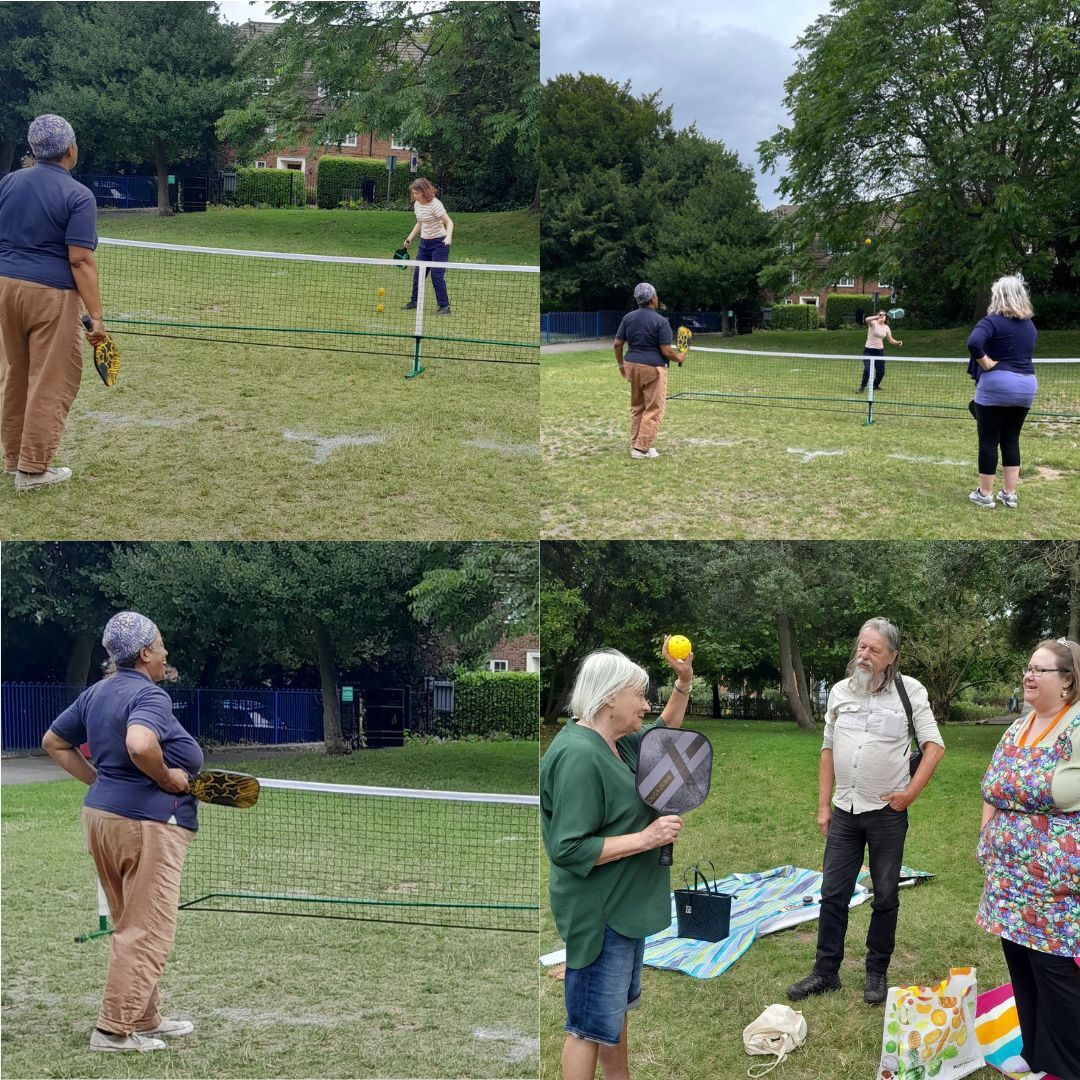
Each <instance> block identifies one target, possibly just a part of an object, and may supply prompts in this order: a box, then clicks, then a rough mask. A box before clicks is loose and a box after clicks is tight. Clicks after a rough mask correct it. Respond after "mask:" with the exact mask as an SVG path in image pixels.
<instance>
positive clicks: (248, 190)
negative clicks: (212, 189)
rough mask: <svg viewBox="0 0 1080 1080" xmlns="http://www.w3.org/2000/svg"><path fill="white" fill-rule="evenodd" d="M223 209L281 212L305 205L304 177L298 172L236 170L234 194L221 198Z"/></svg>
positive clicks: (297, 170)
mask: <svg viewBox="0 0 1080 1080" xmlns="http://www.w3.org/2000/svg"><path fill="white" fill-rule="evenodd" d="M221 201H222V203H223V204H224V205H225V206H267V207H271V208H273V209H285V208H288V207H293V206H303V205H304V204H305V203H306V202H307V188H306V185H305V179H304V173H303V172H302V171H301V170H300V169H248V168H239V169H237V170H236V191H234V192H230V193H228V194H223V195H222V197H221Z"/></svg>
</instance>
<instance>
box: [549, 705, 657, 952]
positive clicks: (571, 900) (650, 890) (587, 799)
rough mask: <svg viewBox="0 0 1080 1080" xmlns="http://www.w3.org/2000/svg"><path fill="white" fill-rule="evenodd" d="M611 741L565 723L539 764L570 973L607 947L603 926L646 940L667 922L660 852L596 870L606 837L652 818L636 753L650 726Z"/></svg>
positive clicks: (552, 889) (554, 898) (552, 893)
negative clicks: (640, 787) (638, 779)
mask: <svg viewBox="0 0 1080 1080" xmlns="http://www.w3.org/2000/svg"><path fill="white" fill-rule="evenodd" d="M657 726H659V725H658V724H649V725H647V726H646V727H644V728H642V730H641V731H637V732H634V733H633V734H631V735H625V736H623V738H621V739H619V740H618V742H616V744H615V746H616V749H617V750H618V751H619V757H618V758H616V757H615V755H614V754H613V753H612V752H611V749H610V748H609V747H608V745H607V743H606V742H605V741H604V738H603V736H602V735H600V734H599V733H598V732H596V731H593V730H592V728H588V727H582V726H581V725H579V724H577V723H574V722H573V721H570V722H568V723H567V724H566V725H565V726H564V727H563V729H562V731H560V732H559V734H558V735H556V736H555V739H554V740H553V741H552V744H551V746H550V747H549V748H548V751H547V753H546V754H545V755H544V760H543V761H542V762H541V764H540V830H541V833H542V834H543V838H544V847H545V849H546V850H547V854H548V859H549V860H550V861H551V874H550V877H549V881H548V895H549V897H550V900H551V910H552V913H553V914H554V916H555V925H556V926H557V927H558V929H559V933H560V934H561V935H562V939H563V941H565V942H566V963H567V966H568V967H572V968H583V967H588V966H589V964H591V963H592V962H593V961H594V960H595V959H596V958H597V957H598V956H599V955H600V950H601V949H602V948H603V944H604V927H605V926H610V927H611V928H612V929H613V930H615V931H617V932H618V933H620V934H622V935H623V936H624V937H629V938H643V937H647V936H648V935H649V934H655V933H656V932H657V931H660V930H663V929H664V927H666V926H667V925H668V924H669V923H670V922H671V895H670V890H671V883H670V880H669V871H668V867H666V866H661V865H660V861H659V860H660V850H659V848H655V849H653V850H652V851H643V852H641V853H640V854H638V855H628V856H627V857H626V858H625V859H615V860H614V861H612V862H608V863H604V864H603V865H602V866H597V865H596V860H597V859H599V858H600V852H601V850H602V849H603V847H604V838H605V837H607V836H622V835H624V834H625V833H636V832H641V831H642V830H643V829H645V828H647V827H648V826H649V825H650V824H651V823H652V822H653V821H655V820H656V816H657V815H656V813H655V811H653V810H651V809H650V808H649V807H647V806H646V805H645V804H644V803H643V802H642V801H641V799H640V798H639V797H638V793H637V788H636V786H635V784H634V772H635V770H636V769H637V759H638V747H639V745H640V743H641V737H642V735H644V733H645V732H646V731H647V730H649V728H650V727H657Z"/></svg>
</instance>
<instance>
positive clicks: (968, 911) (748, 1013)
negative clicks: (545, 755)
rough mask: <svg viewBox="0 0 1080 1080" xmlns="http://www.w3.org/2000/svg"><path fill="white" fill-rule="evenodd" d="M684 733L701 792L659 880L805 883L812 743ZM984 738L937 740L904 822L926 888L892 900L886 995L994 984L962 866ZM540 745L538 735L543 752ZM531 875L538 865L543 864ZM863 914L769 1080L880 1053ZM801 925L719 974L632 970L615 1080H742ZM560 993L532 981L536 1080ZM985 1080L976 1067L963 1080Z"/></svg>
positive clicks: (846, 1072)
mask: <svg viewBox="0 0 1080 1080" xmlns="http://www.w3.org/2000/svg"><path fill="white" fill-rule="evenodd" d="M693 727H694V728H696V729H698V730H701V731H703V732H705V733H706V734H707V735H708V736H709V737H710V739H711V740H712V743H713V748H714V766H713V784H712V791H711V793H710V795H709V799H708V801H707V802H706V803H705V805H704V806H702V807H700V808H699V809H697V810H695V811H693V812H692V813H690V814H688V815H687V817H686V825H685V827H684V828H683V831H682V833H681V835H680V838H679V843H678V844H677V845H676V847H675V865H674V867H673V870H674V873H673V874H672V879H673V880H676V879H678V876H679V873H680V871H681V868H682V867H684V866H690V865H692V864H693V863H694V862H696V861H697V860H699V859H702V858H709V859H712V861H713V863H714V864H715V865H716V869H717V873H718V874H721V875H724V874H729V873H733V872H749V871H754V870H765V869H768V868H769V867H772V866H779V865H784V864H788V863H792V864H794V865H797V866H803V867H809V868H811V869H820V867H821V862H822V855H823V852H824V840H823V839H822V838H821V836H820V834H819V833H818V830H817V826H816V810H817V759H818V754H819V751H820V747H821V738H820V733H818V734H802V733H800V732H799V731H798V730H797V729H795V727H794V725H793V724H778V723H769V724H767V723H749V722H741V721H703V720H698V719H697V718H695V719H694V722H693ZM1003 730H1004V729H1002V728H999V727H946V728H945V729H944V730H943V732H942V734H943V736H944V739H945V743H946V746H947V751H946V755H945V758H944V760H943V761H942V763H941V765H940V766H939V767H938V771H937V775H936V776H935V777H934V779H933V781H932V782H931V785H930V787H929V788H928V789H927V790H926V791H925V792H924V793H923V795H922V796H921V797H920V798H919V800H918V801H917V802H916V803H915V804H914V806H913V807H912V808H911V810H910V829H909V832H908V837H907V843H906V845H905V849H904V861H905V862H906V863H907V864H908V865H909V866H912V867H915V868H917V869H920V870H929V871H931V872H932V873H934V874H935V875H936V877H935V878H934V879H933V880H931V881H930V882H929V883H927V884H925V885H920V886H918V887H916V888H911V889H904V890H903V891H902V892H901V897H900V918H899V925H898V928H897V935H896V940H897V949H896V953H895V954H894V956H893V963H892V966H891V968H890V971H889V975H890V983H891V984H892V985H894V986H895V985H903V984H909V983H913V982H920V983H928V982H936V981H938V980H939V979H941V978H944V976H945V975H946V974H947V972H948V969H949V967H950V966H966V965H975V966H976V967H977V968H978V975H979V986H980V988H981V989H988V988H991V987H994V986H998V985H1000V984H1001V983H1003V982H1006V981H1007V980H1008V974H1007V970H1006V968H1005V962H1004V960H1003V958H1002V955H1001V948H1000V944H999V942H998V940H997V939H996V938H994V937H993V936H991V935H990V934H986V933H984V932H983V931H982V930H980V929H979V928H978V927H977V926H976V925H975V923H974V915H975V910H976V908H977V906H978V901H979V896H980V893H981V890H982V874H981V872H980V870H979V867H978V864H977V863H976V861H975V845H976V841H977V838H978V831H979V818H980V805H981V804H980V800H979V781H980V780H981V778H982V774H983V772H984V770H985V768H986V764H987V762H988V761H989V759H990V756H991V753H992V751H993V748H994V745H995V744H996V742H997V740H998V739H999V738H1000V736H1001V734H1002V731H1003ZM549 739H550V733H546V734H545V735H544V736H542V739H541V741H542V744H544V745H546V744H547V742H548V740H549ZM543 865H544V867H545V872H546V866H547V863H546V860H544V861H543ZM869 918H870V908H869V905H868V904H864V905H862V906H860V907H857V908H855V909H853V911H852V912H851V921H850V924H849V927H848V936H847V956H846V957H845V960H844V966H843V968H842V970H841V973H840V977H841V981H842V983H843V989H842V990H841V992H840V993H837V994H828V995H825V996H824V997H821V998H811V999H809V1000H807V1001H805V1002H803V1003H802V1004H801V1005H799V1006H797V1007H798V1008H799V1009H800V1011H802V1013H803V1015H804V1016H805V1018H806V1021H807V1028H808V1035H807V1042H806V1046H805V1047H804V1048H803V1049H801V1050H798V1051H796V1052H795V1053H794V1054H792V1055H791V1056H790V1057H789V1058H788V1059H787V1060H786V1061H785V1062H784V1063H783V1064H782V1065H780V1066H778V1067H777V1068H776V1069H775V1070H774V1072H773V1073H771V1074H770V1075H773V1076H777V1077H782V1078H783V1080H820V1078H821V1077H828V1078H829V1080H866V1078H867V1077H869V1076H873V1075H874V1069H875V1068H876V1066H877V1062H878V1055H879V1054H880V1051H881V1030H882V1011H881V1009H880V1008H878V1009H874V1008H870V1007H869V1006H867V1005H865V1004H864V1003H863V1000H862V970H863V968H862V965H863V958H864V950H863V941H864V940H865V937H866V930H867V926H868V924H869ZM816 940H817V923H816V922H811V923H807V924H804V925H803V926H800V927H795V928H793V929H790V930H783V931H779V932H777V933H774V934H768V935H766V936H765V937H763V938H761V939H760V940H759V941H756V942H755V943H754V944H753V945H752V946H751V947H750V949H749V950H748V951H747V952H746V953H745V954H744V955H743V956H742V957H740V959H739V960H737V961H736V962H735V964H734V965H733V966H732V967H731V968H729V969H728V970H727V971H726V972H725V973H724V974H723V975H720V976H719V977H718V978H715V979H707V980H698V979H692V978H689V977H688V976H686V975H682V974H680V973H678V972H671V971H660V970H654V969H651V968H645V970H644V974H643V980H642V996H641V1008H640V1009H639V1010H638V1011H637V1012H635V1013H632V1014H631V1018H630V1027H629V1033H630V1036H629V1044H630V1071H631V1074H632V1075H635V1076H648V1077H658V1076H672V1077H679V1078H680V1080H712V1078H714V1077H725V1078H726V1077H738V1076H743V1075H745V1072H746V1069H747V1067H748V1065H749V1064H751V1063H752V1062H754V1061H759V1060H764V1059H758V1058H750V1057H747V1056H746V1054H745V1053H744V1051H743V1045H742V1029H743V1028H744V1027H745V1026H746V1025H747V1024H748V1023H750V1021H751V1020H753V1019H754V1018H755V1017H756V1016H757V1015H758V1014H759V1013H760V1012H761V1011H762V1010H763V1009H765V1008H766V1007H767V1006H768V1005H770V1004H772V1003H773V1002H784V1003H786V1002H787V998H786V997H785V996H784V988H785V987H786V986H788V985H790V984H791V983H793V982H795V981H797V980H798V979H800V978H802V977H803V976H805V975H807V974H808V973H809V971H810V968H811V966H812V965H813V960H814V950H815V944H816ZM558 945H559V942H558V939H557V935H556V931H555V925H554V920H553V919H552V918H551V915H550V912H549V911H548V909H547V905H546V896H545V897H544V898H543V899H542V902H541V931H540V948H541V952H547V951H550V950H552V949H554V948H556V947H558ZM565 1019H566V1016H565V1011H564V1008H563V984H562V983H561V982H559V981H557V980H555V979H552V978H550V977H549V976H548V975H547V974H544V975H543V976H542V977H541V988H540V1030H541V1068H540V1075H541V1077H542V1078H551V1080H554V1078H555V1077H556V1076H558V1071H559V1069H558V1062H559V1053H560V1050H561V1047H562V1041H563V1024H564V1023H565ZM972 1075H973V1076H975V1077H978V1078H980V1080H990V1078H991V1077H993V1076H997V1075H998V1074H997V1073H995V1072H993V1071H992V1070H991V1069H989V1068H987V1069H983V1070H979V1071H978V1072H977V1073H974V1074H972Z"/></svg>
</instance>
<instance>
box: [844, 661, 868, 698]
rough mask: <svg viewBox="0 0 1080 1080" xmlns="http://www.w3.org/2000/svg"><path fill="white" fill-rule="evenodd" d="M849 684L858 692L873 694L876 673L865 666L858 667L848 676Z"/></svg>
mask: <svg viewBox="0 0 1080 1080" xmlns="http://www.w3.org/2000/svg"><path fill="white" fill-rule="evenodd" d="M848 685H849V686H850V687H851V689H852V690H854V691H855V693H856V694H872V693H873V692H874V673H873V672H872V671H867V670H866V669H865V668H861V667H856V668H855V670H854V671H853V672H852V673H851V675H850V676H849V677H848Z"/></svg>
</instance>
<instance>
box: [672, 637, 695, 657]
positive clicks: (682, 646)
mask: <svg viewBox="0 0 1080 1080" xmlns="http://www.w3.org/2000/svg"><path fill="white" fill-rule="evenodd" d="M690 649H691V646H690V639H689V638H688V637H684V636H683V635H682V634H672V635H671V637H669V638H668V643H667V651H668V652H669V653H671V655H672V656H674V657H675V659H676V660H685V659H686V658H687V657H688V656H689V655H690Z"/></svg>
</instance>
